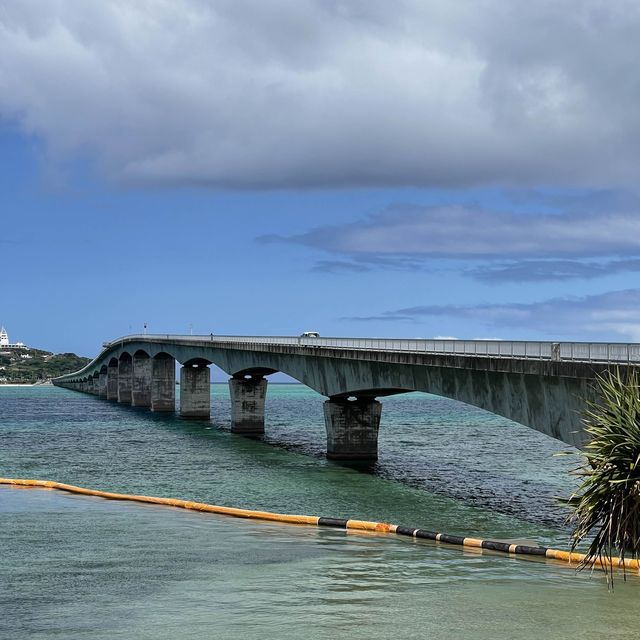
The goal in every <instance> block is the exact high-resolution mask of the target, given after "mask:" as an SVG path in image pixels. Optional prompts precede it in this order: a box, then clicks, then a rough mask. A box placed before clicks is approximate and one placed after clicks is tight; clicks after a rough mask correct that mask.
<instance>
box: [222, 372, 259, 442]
mask: <svg viewBox="0 0 640 640" xmlns="http://www.w3.org/2000/svg"><path fill="white" fill-rule="evenodd" d="M229 391H230V392H231V431H233V432H235V433H245V434H253V435H258V434H261V433H264V400H265V397H266V395H267V381H266V380H265V379H264V378H263V377H261V376H255V377H252V378H249V379H245V378H231V380H229Z"/></svg>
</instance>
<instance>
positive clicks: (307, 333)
mask: <svg viewBox="0 0 640 640" xmlns="http://www.w3.org/2000/svg"><path fill="white" fill-rule="evenodd" d="M300 337H301V338H319V337H320V334H319V333H318V332H317V331H305V332H304V333H301V334H300Z"/></svg>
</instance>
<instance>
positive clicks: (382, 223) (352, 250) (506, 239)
mask: <svg viewBox="0 0 640 640" xmlns="http://www.w3.org/2000/svg"><path fill="white" fill-rule="evenodd" d="M269 240H270V241H274V240H277V239H275V238H273V237H271V238H269ZM279 240H281V241H287V242H293V243H297V244H303V245H307V246H310V247H314V248H317V249H323V250H325V251H329V252H334V253H340V254H343V255H349V256H352V257H356V258H359V259H380V258H382V259H386V260H389V261H390V260H391V259H392V256H396V257H400V258H401V259H402V260H406V259H407V257H412V258H413V259H414V260H415V258H416V257H420V256H421V257H429V258H445V259H466V260H468V259H504V258H514V259H523V258H558V257H565V258H588V257H590V258H594V257H599V256H602V257H605V256H612V255H640V216H638V214H636V213H629V212H622V213H617V212H616V213H607V212H594V213H583V214H579V213H564V214H544V215H525V214H514V213H499V212H493V211H487V210H482V209H473V208H468V207H462V206H448V207H415V206H413V207H410V206H396V207H391V208H389V209H387V210H385V211H383V212H382V213H378V214H376V215H373V216H370V217H368V218H366V219H364V220H362V221H359V222H355V223H349V224H342V225H333V226H326V227H319V228H317V229H313V230H311V231H309V232H307V233H304V234H300V235H296V236H291V237H289V238H280V239H279Z"/></svg>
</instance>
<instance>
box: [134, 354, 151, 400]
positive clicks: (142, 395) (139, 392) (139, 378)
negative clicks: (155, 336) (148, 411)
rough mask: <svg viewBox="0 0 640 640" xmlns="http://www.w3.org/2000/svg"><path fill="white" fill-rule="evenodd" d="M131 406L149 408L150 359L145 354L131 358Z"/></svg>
mask: <svg viewBox="0 0 640 640" xmlns="http://www.w3.org/2000/svg"><path fill="white" fill-rule="evenodd" d="M131 406H132V407H150V406H151V358H150V357H149V356H148V355H147V354H146V353H145V354H142V353H136V354H134V356H133V374H132V382H131Z"/></svg>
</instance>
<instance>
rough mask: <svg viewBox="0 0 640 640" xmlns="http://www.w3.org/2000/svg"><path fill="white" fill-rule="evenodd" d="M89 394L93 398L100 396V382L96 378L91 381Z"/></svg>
mask: <svg viewBox="0 0 640 640" xmlns="http://www.w3.org/2000/svg"><path fill="white" fill-rule="evenodd" d="M89 393H90V394H91V395H93V396H95V395H97V394H98V381H97V380H96V379H95V378H90V379H89Z"/></svg>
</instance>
